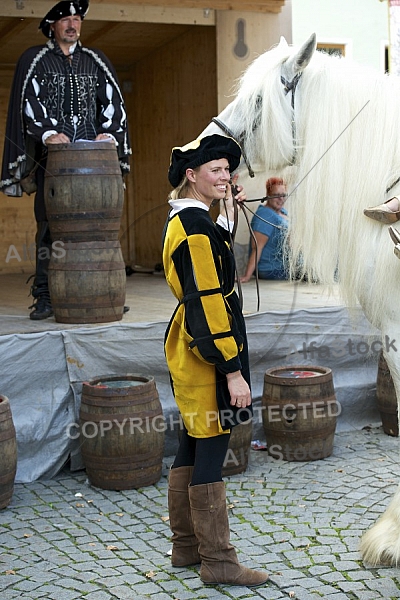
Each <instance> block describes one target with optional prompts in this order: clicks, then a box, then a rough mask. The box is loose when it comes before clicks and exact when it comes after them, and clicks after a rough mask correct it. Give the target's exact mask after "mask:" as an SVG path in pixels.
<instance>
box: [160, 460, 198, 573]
mask: <svg viewBox="0 0 400 600" xmlns="http://www.w3.org/2000/svg"><path fill="white" fill-rule="evenodd" d="M192 473H193V467H178V468H176V469H171V470H170V472H169V480H168V509H169V524H170V527H171V531H172V538H171V540H172V542H173V545H172V557H171V562H172V566H173V567H188V566H189V565H196V564H198V563H199V562H200V556H199V552H198V546H199V543H198V541H197V539H196V536H195V535H194V530H193V523H192V515H191V512H190V504H189V489H188V488H189V483H190V481H191V479H192Z"/></svg>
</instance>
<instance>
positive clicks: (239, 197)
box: [220, 175, 247, 221]
mask: <svg viewBox="0 0 400 600" xmlns="http://www.w3.org/2000/svg"><path fill="white" fill-rule="evenodd" d="M238 178H239V175H234V176H233V177H232V185H233V186H235V187H236V190H237V193H236V194H235V196H234V197H232V187H231V185H230V184H228V189H227V192H226V197H225V199H224V204H225V207H224V205H223V204H222V202H221V207H220V214H221V215H222V216H223V217H226V212H228V218H229V220H230V221H233V220H234V214H235V213H234V206H233V202H234V200H233V198H235V201H236V202H237V203H238V206H239V209H240V204H241V203H242V202H244V201H245V200H246V198H247V194H246V192H245V191H244V188H243V186H242V185H236V182H237V180H238Z"/></svg>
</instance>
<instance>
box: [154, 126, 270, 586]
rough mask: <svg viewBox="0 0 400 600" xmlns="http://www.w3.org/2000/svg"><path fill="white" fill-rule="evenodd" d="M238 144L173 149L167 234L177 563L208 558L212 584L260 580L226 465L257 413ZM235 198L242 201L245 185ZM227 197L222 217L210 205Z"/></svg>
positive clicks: (171, 494)
mask: <svg viewBox="0 0 400 600" xmlns="http://www.w3.org/2000/svg"><path fill="white" fill-rule="evenodd" d="M240 157H241V152H240V148H239V146H238V144H237V143H236V142H235V141H234V140H233V139H231V138H227V137H224V136H220V135H212V136H207V137H205V138H202V139H201V140H195V141H194V142H192V143H190V144H187V145H186V146H184V147H182V148H174V149H173V151H172V155H171V165H170V169H169V173H168V176H169V181H170V183H171V184H172V186H173V187H174V190H173V192H172V193H171V195H170V199H169V204H170V206H171V211H170V213H169V216H168V220H167V223H166V227H165V231H164V235H163V263H164V272H165V276H166V279H167V282H168V285H169V286H170V288H171V291H172V293H173V294H174V295H175V297H176V298H177V300H178V306H177V308H176V310H175V311H174V314H173V315H172V317H171V320H170V323H169V325H168V328H167V331H166V335H165V355H166V360H167V364H168V368H169V371H170V378H171V385H172V389H173V392H174V396H175V400H176V403H177V405H178V408H179V411H180V414H181V416H182V420H183V423H184V429H183V432H182V436H181V439H180V444H179V449H178V452H177V455H176V457H175V460H174V464H173V465H172V468H171V471H170V477H169V487H168V504H169V515H170V526H171V530H172V533H173V535H172V541H173V547H172V564H173V565H174V566H179V567H182V566H188V565H191V564H196V563H199V562H201V569H200V577H201V579H202V581H203V582H205V583H208V584H218V583H225V584H230V585H247V586H257V585H262V584H263V583H265V581H266V580H267V575H266V574H265V573H261V572H259V571H254V570H251V569H248V568H246V567H243V566H242V565H240V563H239V562H238V559H237V556H236V552H235V549H234V548H233V546H231V544H230V543H229V522H228V516H227V506H226V493H225V484H224V482H223V481H222V467H223V462H224V459H225V456H226V452H227V449H228V443H229V436H230V430H231V428H232V427H234V426H236V425H237V424H239V423H241V422H244V421H248V420H249V418H251V416H252V407H251V393H250V372H249V359H248V349H247V337H246V327H245V322H244V318H243V315H242V311H241V308H240V303H239V299H238V296H237V294H236V291H235V289H234V284H235V259H234V255H233V250H232V247H231V241H232V240H231V233H230V231H231V230H232V229H233V199H232V195H231V194H232V192H231V186H230V177H231V175H230V174H231V172H232V171H234V170H235V169H236V168H237V167H238V165H239V162H240ZM235 194H236V195H235V199H236V201H238V202H239V203H240V202H242V201H244V200H245V198H246V194H245V192H244V190H243V188H242V187H240V186H238V188H237V190H235ZM216 200H224V205H222V206H221V213H220V215H219V217H218V219H217V222H216V223H214V221H213V220H212V219H211V217H210V214H209V208H210V206H211V205H212V204H213V202H215V201H216Z"/></svg>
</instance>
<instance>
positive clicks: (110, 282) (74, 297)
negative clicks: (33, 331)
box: [49, 241, 126, 323]
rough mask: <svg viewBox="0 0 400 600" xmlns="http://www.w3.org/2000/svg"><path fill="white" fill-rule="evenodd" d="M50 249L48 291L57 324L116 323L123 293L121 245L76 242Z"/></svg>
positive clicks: (124, 281) (123, 296)
mask: <svg viewBox="0 0 400 600" xmlns="http://www.w3.org/2000/svg"><path fill="white" fill-rule="evenodd" d="M56 244H60V246H58V245H56V246H54V245H53V250H52V253H51V258H50V264H49V291H50V297H51V303H52V307H53V310H54V317H55V320H56V321H58V322H59V323H108V322H111V321H120V320H121V319H122V315H123V312H124V304H125V293H126V273H125V263H124V260H123V256H122V251H121V245H120V243H119V242H118V241H113V242H110V241H109V242H80V243H76V244H75V243H67V244H63V245H61V244H62V242H58V243H56Z"/></svg>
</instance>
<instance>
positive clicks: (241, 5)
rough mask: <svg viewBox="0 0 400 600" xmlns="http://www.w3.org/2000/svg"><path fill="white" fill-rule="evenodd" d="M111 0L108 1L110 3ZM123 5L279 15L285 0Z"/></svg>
mask: <svg viewBox="0 0 400 600" xmlns="http://www.w3.org/2000/svg"><path fill="white" fill-rule="evenodd" d="M109 1H110V0H108V2H109ZM92 2H93V3H102V2H107V0H92ZM119 2H120V3H122V4H129V5H139V6H140V5H143V6H144V5H145V6H158V7H160V8H161V7H165V6H168V7H175V6H179V7H180V8H197V9H201V10H211V9H212V10H238V11H252V12H253V11H255V12H262V13H266V12H273V13H279V12H280V11H281V9H282V6H283V5H284V4H285V0H264V1H260V0H212V1H211V2H210V4H208V2H209V0H164V2H162V0H119Z"/></svg>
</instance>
